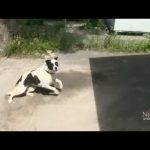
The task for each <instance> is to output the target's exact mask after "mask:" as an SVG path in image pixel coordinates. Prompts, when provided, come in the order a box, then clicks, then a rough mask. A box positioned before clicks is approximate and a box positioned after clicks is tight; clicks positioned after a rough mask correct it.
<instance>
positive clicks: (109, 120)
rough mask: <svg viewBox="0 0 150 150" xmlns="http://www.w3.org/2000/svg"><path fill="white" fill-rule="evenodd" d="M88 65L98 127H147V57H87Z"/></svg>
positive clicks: (149, 125) (149, 94)
mask: <svg viewBox="0 0 150 150" xmlns="http://www.w3.org/2000/svg"><path fill="white" fill-rule="evenodd" d="M90 66H91V74H92V81H93V88H94V94H95V101H96V107H97V114H98V120H99V127H100V130H101V131H147V130H150V120H143V119H144V118H143V117H145V118H146V117H147V119H148V117H149V119H150V115H149V116H148V113H150V56H149V55H134V56H117V57H103V58H90ZM143 113H144V114H145V115H143Z"/></svg>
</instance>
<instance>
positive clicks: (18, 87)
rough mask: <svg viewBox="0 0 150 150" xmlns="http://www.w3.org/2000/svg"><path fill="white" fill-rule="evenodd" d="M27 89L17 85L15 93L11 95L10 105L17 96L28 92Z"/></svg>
mask: <svg viewBox="0 0 150 150" xmlns="http://www.w3.org/2000/svg"><path fill="white" fill-rule="evenodd" d="M26 89H27V87H25V86H23V85H17V86H16V87H15V88H14V89H13V91H12V92H11V93H10V97H9V99H8V103H11V102H12V101H13V98H14V97H15V96H18V95H21V94H23V93H25V92H26Z"/></svg>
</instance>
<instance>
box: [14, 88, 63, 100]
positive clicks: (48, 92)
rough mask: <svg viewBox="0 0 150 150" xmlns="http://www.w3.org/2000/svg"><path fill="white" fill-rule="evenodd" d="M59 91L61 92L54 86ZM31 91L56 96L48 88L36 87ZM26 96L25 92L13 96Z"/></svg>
mask: <svg viewBox="0 0 150 150" xmlns="http://www.w3.org/2000/svg"><path fill="white" fill-rule="evenodd" d="M56 89H57V90H58V91H59V92H61V90H60V89H58V88H56ZM33 93H37V94H42V95H52V96H57V95H56V94H54V93H53V91H52V90H49V89H45V88H42V87H36V89H35V90H34V92H33ZM24 96H26V93H22V94H20V95H16V96H14V97H16V98H17V97H24Z"/></svg>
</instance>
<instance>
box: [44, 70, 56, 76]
mask: <svg viewBox="0 0 150 150" xmlns="http://www.w3.org/2000/svg"><path fill="white" fill-rule="evenodd" d="M45 71H46V72H47V73H48V74H51V75H53V74H55V73H51V72H49V71H47V70H45Z"/></svg>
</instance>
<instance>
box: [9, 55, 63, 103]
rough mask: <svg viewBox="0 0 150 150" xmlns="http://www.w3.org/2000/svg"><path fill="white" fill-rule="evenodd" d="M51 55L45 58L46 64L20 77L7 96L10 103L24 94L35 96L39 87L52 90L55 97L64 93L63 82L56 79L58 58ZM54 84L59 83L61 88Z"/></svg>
mask: <svg viewBox="0 0 150 150" xmlns="http://www.w3.org/2000/svg"><path fill="white" fill-rule="evenodd" d="M49 54H50V55H49V56H45V61H44V64H43V65H42V66H41V67H39V68H37V69H36V70H32V71H28V72H26V73H24V74H23V75H22V76H21V77H20V79H19V80H18V81H17V83H16V85H15V87H14V89H13V90H12V91H11V92H9V93H7V94H6V95H7V96H9V99H8V103H12V102H13V98H14V97H16V96H19V95H22V94H26V95H29V96H34V92H35V90H36V88H38V87H41V88H44V89H48V90H51V91H53V94H54V95H58V94H59V93H60V91H62V89H63V84H62V81H61V80H59V79H58V78H55V77H54V74H55V73H56V72H57V71H58V56H56V55H55V54H54V53H49ZM54 83H57V84H58V86H59V88H56V87H55V86H54Z"/></svg>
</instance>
